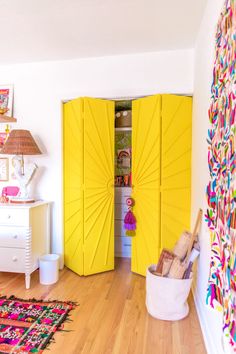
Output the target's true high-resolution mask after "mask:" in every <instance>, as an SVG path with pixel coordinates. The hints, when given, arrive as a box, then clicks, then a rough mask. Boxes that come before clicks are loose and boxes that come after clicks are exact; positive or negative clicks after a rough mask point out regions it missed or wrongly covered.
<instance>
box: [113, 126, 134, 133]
mask: <svg viewBox="0 0 236 354" xmlns="http://www.w3.org/2000/svg"><path fill="white" fill-rule="evenodd" d="M131 130H132V128H131V127H123V128H115V131H116V132H130V131H131Z"/></svg>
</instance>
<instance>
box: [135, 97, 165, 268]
mask: <svg viewBox="0 0 236 354" xmlns="http://www.w3.org/2000/svg"><path fill="white" fill-rule="evenodd" d="M160 114H161V95H155V96H150V97H145V98H141V99H138V100H135V101H133V104H132V178H133V181H132V184H133V191H132V196H133V198H134V199H135V207H134V213H135V216H136V219H137V230H136V235H135V236H134V237H133V238H132V260H131V270H132V271H133V272H135V273H139V274H142V275H146V269H147V266H148V265H150V264H152V263H157V260H158V256H159V251H160V247H161V245H160V145H161V142H160V126H161V120H160Z"/></svg>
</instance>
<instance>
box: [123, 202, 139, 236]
mask: <svg viewBox="0 0 236 354" xmlns="http://www.w3.org/2000/svg"><path fill="white" fill-rule="evenodd" d="M126 204H127V205H128V207H129V210H128V212H127V214H126V215H125V219H124V228H125V229H126V235H127V236H134V235H135V230H136V218H135V216H134V214H133V211H132V207H133V206H134V199H132V198H127V199H126Z"/></svg>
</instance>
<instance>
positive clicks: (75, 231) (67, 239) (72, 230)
mask: <svg viewBox="0 0 236 354" xmlns="http://www.w3.org/2000/svg"><path fill="white" fill-rule="evenodd" d="M63 155H64V156H63V157H64V159H63V161H64V166H63V170H64V252H65V265H66V266H67V267H68V268H70V269H72V270H73V271H74V272H76V273H78V274H80V275H82V274H83V272H84V271H83V189H82V188H83V121H82V99H76V100H73V101H70V102H68V103H66V104H64V105H63Z"/></svg>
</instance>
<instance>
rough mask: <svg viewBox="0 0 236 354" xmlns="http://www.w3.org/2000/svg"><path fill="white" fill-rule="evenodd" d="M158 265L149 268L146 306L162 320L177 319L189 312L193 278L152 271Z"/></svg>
mask: <svg viewBox="0 0 236 354" xmlns="http://www.w3.org/2000/svg"><path fill="white" fill-rule="evenodd" d="M155 269H156V265H151V266H150V267H149V268H148V269H147V277H146V306H147V310H148V313H149V314H150V315H151V316H153V317H155V318H158V319H160V320H167V321H177V320H181V319H182V318H184V317H186V316H187V315H188V313H189V306H188V303H187V298H188V295H189V292H190V289H191V284H192V279H170V278H164V277H159V276H157V275H154V274H152V273H151V271H154V270H155Z"/></svg>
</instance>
